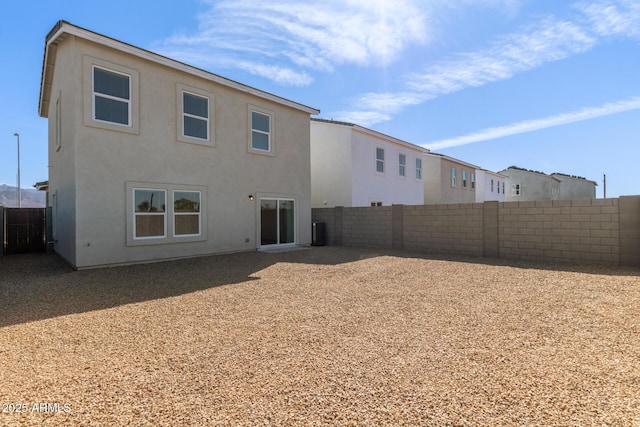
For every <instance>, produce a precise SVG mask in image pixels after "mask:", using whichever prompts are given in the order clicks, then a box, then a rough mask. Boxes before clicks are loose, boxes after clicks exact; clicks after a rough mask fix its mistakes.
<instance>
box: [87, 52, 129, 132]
mask: <svg viewBox="0 0 640 427" xmlns="http://www.w3.org/2000/svg"><path fill="white" fill-rule="evenodd" d="M94 68H101V69H104V70H106V71H110V72H112V73H116V74H121V75H125V76H128V77H129V100H128V101H127V102H128V117H129V119H128V124H126V125H124V124H121V123H116V122H110V121H105V120H99V119H96V118H95V96H96V95H95V92H94V81H93V77H94V74H93V70H94ZM82 91H83V100H84V105H83V110H84V115H83V124H84V125H85V126H90V127H94V128H100V129H106V130H111V131H117V132H125V133H132V134H139V133H140V73H139V72H138V71H137V70H134V69H133V68H129V67H125V66H123V65H119V64H115V63H113V62H109V61H105V60H102V59H98V58H93V57H91V56H88V55H85V56H84V57H83V89H82ZM103 95H104V94H101V95H100V96H103ZM104 97H107V98H108V95H104ZM116 99H119V98H116ZM124 101H125V100H123V102H124Z"/></svg>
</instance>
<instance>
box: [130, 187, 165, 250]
mask: <svg viewBox="0 0 640 427" xmlns="http://www.w3.org/2000/svg"><path fill="white" fill-rule="evenodd" d="M166 197H167V192H166V191H165V190H159V189H151V188H136V189H134V190H133V206H134V218H133V237H134V239H157V238H163V237H166V235H167V231H166V228H167V227H166V224H167V216H166V212H167V210H166Z"/></svg>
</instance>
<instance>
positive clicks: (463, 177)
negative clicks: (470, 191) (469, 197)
mask: <svg viewBox="0 0 640 427" xmlns="http://www.w3.org/2000/svg"><path fill="white" fill-rule="evenodd" d="M462 187H464V188H467V171H466V170H464V169H463V170H462Z"/></svg>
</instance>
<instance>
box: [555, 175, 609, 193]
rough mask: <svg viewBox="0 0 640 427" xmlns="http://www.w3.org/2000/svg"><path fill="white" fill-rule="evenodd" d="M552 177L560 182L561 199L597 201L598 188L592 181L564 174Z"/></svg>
mask: <svg viewBox="0 0 640 427" xmlns="http://www.w3.org/2000/svg"><path fill="white" fill-rule="evenodd" d="M551 176H552V177H554V178H555V179H557V180H559V181H560V199H561V200H576V199H595V198H596V186H597V185H598V184H597V183H596V182H595V181H590V180H588V179H586V178H583V177H581V176H572V175H566V174H563V173H559V172H556V173H552V174H551Z"/></svg>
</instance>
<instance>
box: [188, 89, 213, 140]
mask: <svg viewBox="0 0 640 427" xmlns="http://www.w3.org/2000/svg"><path fill="white" fill-rule="evenodd" d="M182 134H183V135H184V136H188V137H191V138H198V139H204V140H208V139H209V99H208V98H205V97H204V96H199V95H195V94H193V93H189V92H182Z"/></svg>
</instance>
